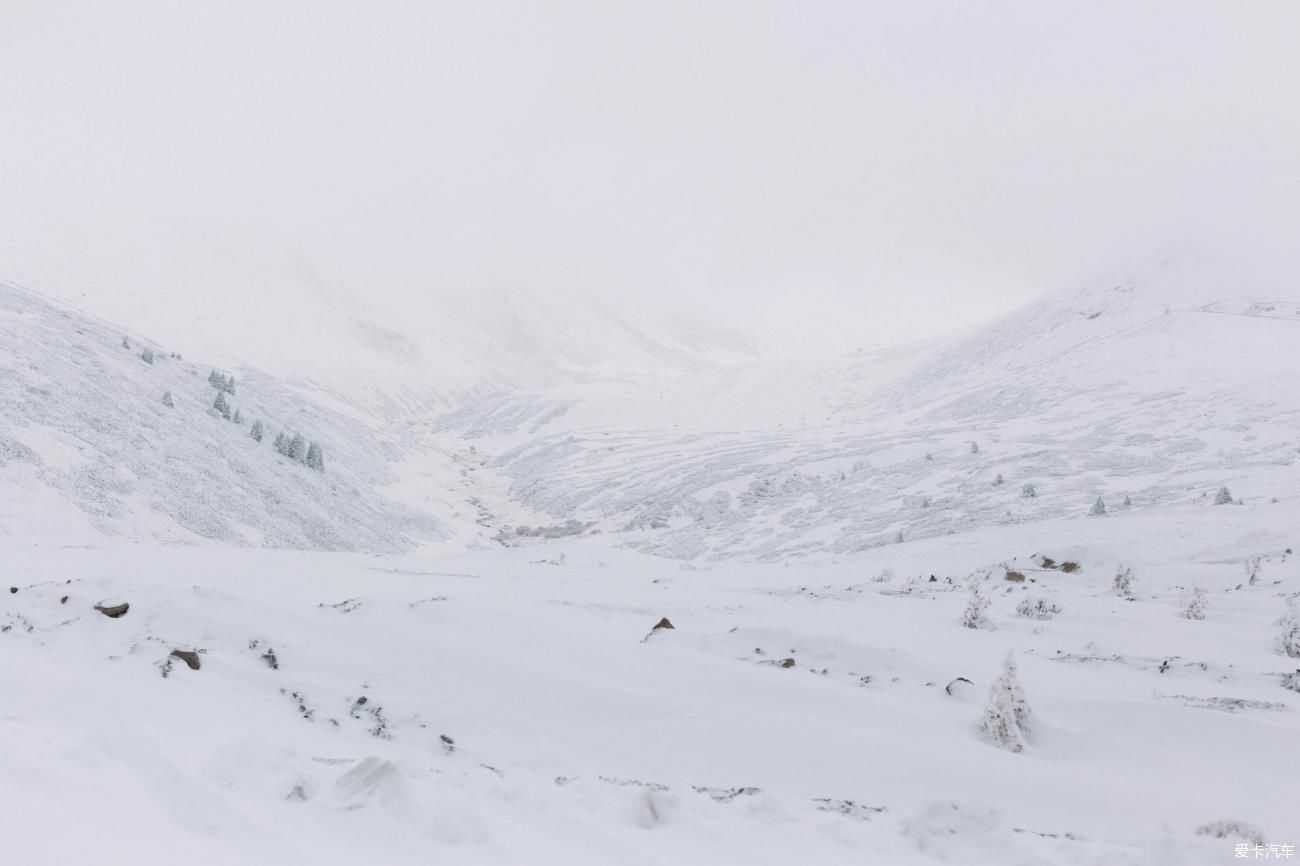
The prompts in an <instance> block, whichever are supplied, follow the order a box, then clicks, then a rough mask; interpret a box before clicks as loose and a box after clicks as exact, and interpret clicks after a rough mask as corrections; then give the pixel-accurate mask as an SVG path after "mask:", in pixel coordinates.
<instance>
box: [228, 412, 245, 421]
mask: <svg viewBox="0 0 1300 866" xmlns="http://www.w3.org/2000/svg"><path fill="white" fill-rule="evenodd" d="M230 420H231V421H234V422H235V423H236V424H243V423H244V413H243V412H240V411H239V410H238V409H236V410H235V417H234V418H231V419H230Z"/></svg>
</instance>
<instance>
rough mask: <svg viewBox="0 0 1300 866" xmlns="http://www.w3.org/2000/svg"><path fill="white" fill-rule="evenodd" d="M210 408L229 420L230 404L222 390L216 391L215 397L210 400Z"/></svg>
mask: <svg viewBox="0 0 1300 866" xmlns="http://www.w3.org/2000/svg"><path fill="white" fill-rule="evenodd" d="M212 408H213V409H216V410H217V412H219V413H220V414H221V417H222V418H225V419H226V420H227V421H229V420H230V404H228V403H227V402H226V395H225V393H224V392H222V391H218V392H217V399H215V400H213V401H212Z"/></svg>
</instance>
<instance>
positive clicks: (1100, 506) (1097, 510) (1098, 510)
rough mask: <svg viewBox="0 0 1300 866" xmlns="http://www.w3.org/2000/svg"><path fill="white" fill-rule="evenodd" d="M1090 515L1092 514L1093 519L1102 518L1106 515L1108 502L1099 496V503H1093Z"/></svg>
mask: <svg viewBox="0 0 1300 866" xmlns="http://www.w3.org/2000/svg"><path fill="white" fill-rule="evenodd" d="M1088 513H1089V514H1091V515H1092V516H1093V517H1100V516H1102V515H1103V514H1105V513H1106V501H1105V500H1104V499H1102V498H1101V497H1100V496H1098V497H1097V501H1096V502H1094V503H1092V510H1091V511H1089V512H1088Z"/></svg>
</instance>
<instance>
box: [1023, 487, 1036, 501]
mask: <svg viewBox="0 0 1300 866" xmlns="http://www.w3.org/2000/svg"><path fill="white" fill-rule="evenodd" d="M1037 495H1038V488H1036V487H1034V485H1032V484H1026V485H1025V486H1024V487H1021V488H1020V498H1021V499H1033V498H1034V497H1035V496H1037Z"/></svg>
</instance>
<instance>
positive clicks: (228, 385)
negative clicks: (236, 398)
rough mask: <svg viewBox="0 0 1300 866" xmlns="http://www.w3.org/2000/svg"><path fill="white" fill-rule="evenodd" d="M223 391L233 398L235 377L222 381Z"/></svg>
mask: <svg viewBox="0 0 1300 866" xmlns="http://www.w3.org/2000/svg"><path fill="white" fill-rule="evenodd" d="M221 390H223V391H225V392H226V393H227V394H230V395H232V396H233V395H234V393H235V377H234V376H227V377H226V378H225V379H224V380H222V382H221Z"/></svg>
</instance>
